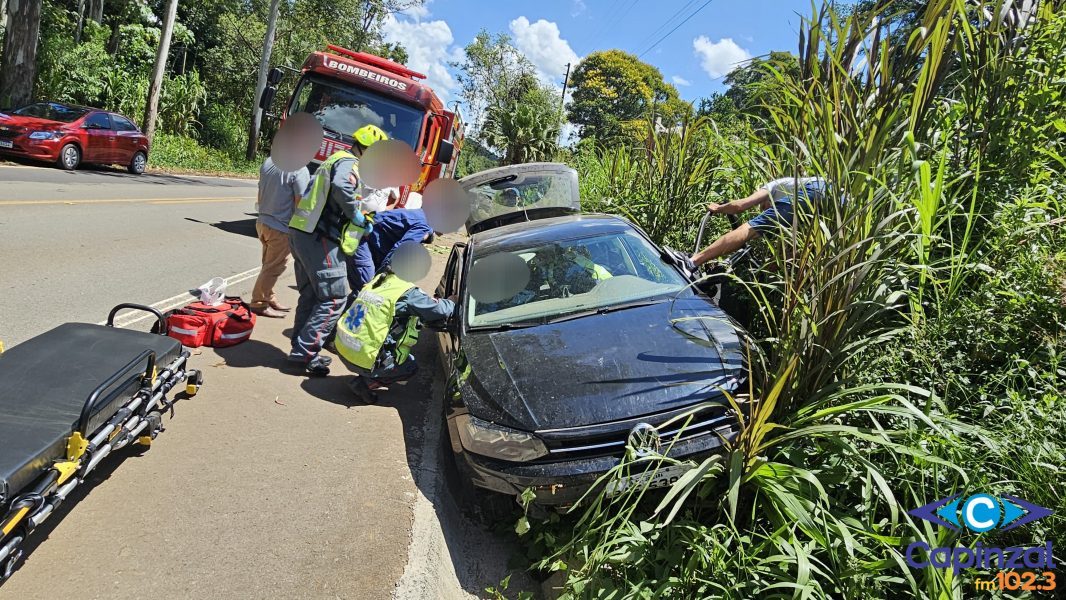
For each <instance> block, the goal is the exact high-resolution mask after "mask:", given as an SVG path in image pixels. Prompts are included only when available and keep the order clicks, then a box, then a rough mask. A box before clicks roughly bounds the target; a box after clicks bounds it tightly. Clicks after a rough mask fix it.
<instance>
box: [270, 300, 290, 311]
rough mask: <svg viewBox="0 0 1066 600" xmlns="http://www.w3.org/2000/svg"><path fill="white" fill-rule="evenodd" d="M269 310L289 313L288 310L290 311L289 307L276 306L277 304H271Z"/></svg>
mask: <svg viewBox="0 0 1066 600" xmlns="http://www.w3.org/2000/svg"><path fill="white" fill-rule="evenodd" d="M270 308H273V309H274V310H278V311H281V312H289V311H290V310H292V307H291V306H285V305H284V304H278V303H277V302H271V303H270Z"/></svg>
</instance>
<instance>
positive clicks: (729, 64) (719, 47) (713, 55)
mask: <svg viewBox="0 0 1066 600" xmlns="http://www.w3.org/2000/svg"><path fill="white" fill-rule="evenodd" d="M692 48H693V49H694V50H695V51H696V56H698V57H699V59H700V66H701V67H703V70H704V71H706V72H707V74H708V75H710V76H711V78H712V79H718V78H719V77H722V76H724V75H726V74H727V73H729V72H730V71H732V70H733V69H735V68H736V67H737V66H738V64H737V63H742V62H744V61H746V60H750V59H751V53H750V52H748V51H747V50H745V49H743V48H741V47H740V46H738V45H737V43H736V42H734V41H733V38H722V39H720V40H718V41H717V42H712V41H711V40H710V39H708V38H707V36H705V35H701V36H700V37H698V38H696V39H695V40H692Z"/></svg>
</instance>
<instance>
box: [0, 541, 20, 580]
mask: <svg viewBox="0 0 1066 600" xmlns="http://www.w3.org/2000/svg"><path fill="white" fill-rule="evenodd" d="M20 558H22V549H21V548H16V549H15V551H14V552H12V553H11V556H8V557H7V560H5V561H4V564H0V583H3V582H4V581H5V580H6V579H8V578H9V577H11V576H12V575H13V574H14V573H15V565H17V564H18V562H19V559H20Z"/></svg>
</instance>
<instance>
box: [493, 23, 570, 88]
mask: <svg viewBox="0 0 1066 600" xmlns="http://www.w3.org/2000/svg"><path fill="white" fill-rule="evenodd" d="M510 27H511V34H512V35H513V36H514V44H515V48H518V49H519V50H520V51H521V52H522V54H525V55H526V57H527V58H529V60H530V62H532V63H533V65H534V66H536V67H537V70H538V71H539V72H540V76H541V79H543V80H544V81H546V82H555V81H557V80H559V79H562V78H563V76H564V75H565V74H566V63H570V66H571V67H575V66H577V62H578V60H580V59H579V58H578V56H577V53H576V52H574V50H573V49H572V48H571V47H570V44H569V43H568V42H567V41H566V40H564V39H563V38H562V37H560V35H559V26H558V25H556V24H555V23H553V22H551V21H545V20H544V19H540V20H539V21H537V22H536V23H530V22H529V19H527V18H525V17H518V18H517V19H515V20H513V21H511V26H510Z"/></svg>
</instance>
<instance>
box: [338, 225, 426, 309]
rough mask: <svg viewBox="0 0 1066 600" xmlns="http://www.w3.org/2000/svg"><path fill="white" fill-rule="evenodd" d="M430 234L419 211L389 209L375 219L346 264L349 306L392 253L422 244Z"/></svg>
mask: <svg viewBox="0 0 1066 600" xmlns="http://www.w3.org/2000/svg"><path fill="white" fill-rule="evenodd" d="M432 233H433V229H432V228H431V227H430V226H429V223H428V222H427V221H426V213H424V212H422V210H421V209H413V208H390V209H389V210H385V211H383V212H379V213H377V214H375V215H374V226H373V228H372V229H371V230H370V233H368V234H367V235H366V236H365V237H364V238H363V243H361V244H359V249H358V250H357V251H356V253H355V255H354V256H352V257H351V258H350V259H349V262H348V285H349V286H350V287H351V295H350V296H349V301H348V304H349V305H351V302H352V300H354V299H355V297H356V296H357V295H359V290H361V289H363V286H364V285H366V284H367V282H368V281H370V280H371V279H373V277H374V274H375V273H377V272H378V271H379V270H380V269H381V268H382V267H383V266H385V265H386V264H388V263H389V261H390V260H391V259H392V253H393V252H394V251H395V250H396V249H397V248H399V247H400V244H403V243H405V242H418V243H420V244H421V243H423V242H425V241H426V239H427V238H429V236H430V235H431V234H432Z"/></svg>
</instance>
